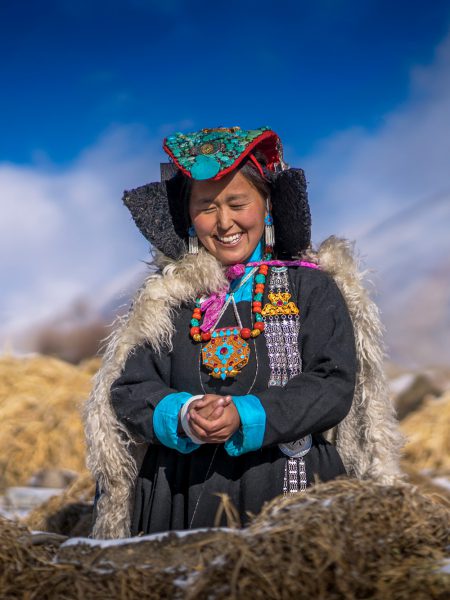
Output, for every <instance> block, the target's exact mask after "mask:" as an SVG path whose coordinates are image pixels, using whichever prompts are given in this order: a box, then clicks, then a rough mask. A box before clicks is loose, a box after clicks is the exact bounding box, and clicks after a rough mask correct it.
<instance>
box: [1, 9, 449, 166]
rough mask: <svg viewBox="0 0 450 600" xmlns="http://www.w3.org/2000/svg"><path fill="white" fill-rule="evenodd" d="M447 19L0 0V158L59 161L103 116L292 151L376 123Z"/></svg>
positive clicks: (85, 142) (426, 14) (395, 12)
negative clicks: (224, 129) (221, 132)
mask: <svg viewBox="0 0 450 600" xmlns="http://www.w3.org/2000/svg"><path fill="white" fill-rule="evenodd" d="M449 16H450V4H449V2H448V1H446V0H445V1H442V0H433V2H426V1H424V0H396V1H395V2H392V0H364V1H362V2H361V1H355V0H315V1H314V2H312V1H304V0H296V1H293V2H283V1H280V2H277V3H276V2H274V1H273V0H272V1H267V0H259V1H253V0H250V1H247V2H242V1H236V0H229V1H228V2H199V1H196V0H194V1H191V2H187V1H183V0H165V1H163V0H161V1H160V2H153V1H146V0H129V1H127V2H125V1H123V0H109V1H102V0H100V1H99V0H97V1H96V0H91V1H89V0H53V1H52V0H41V1H39V2H32V1H23V0H16V1H15V2H2V3H1V8H0V51H1V55H2V57H4V59H3V60H2V86H1V88H2V91H1V92H0V94H1V96H0V98H1V108H2V110H1V113H0V130H1V131H2V135H1V139H0V157H1V159H2V160H9V161H12V162H19V163H28V162H33V161H35V160H39V159H41V160H42V159H43V158H45V157H47V158H48V159H49V160H50V161H51V162H52V163H56V164H64V163H65V162H67V161H70V160H73V159H74V158H75V157H76V156H77V155H78V154H79V152H80V151H81V150H82V149H83V148H85V147H86V146H89V145H91V144H92V143H94V141H95V140H96V139H97V137H98V136H99V135H100V134H101V133H102V132H103V131H104V130H105V129H106V128H108V127H109V126H110V125H111V124H112V123H115V124H117V123H139V124H142V125H144V126H145V127H147V128H148V130H149V131H150V132H155V134H158V133H160V132H162V133H165V130H166V129H170V124H172V123H173V124H175V125H176V124H187V125H188V126H192V127H193V128H194V129H195V128H199V127H202V126H210V125H218V124H232V123H233V124H234V123H237V124H242V126H244V127H254V126H259V125H262V124H266V123H267V124H269V125H270V126H271V127H272V128H273V129H275V130H276V131H277V132H279V134H280V135H281V136H282V139H284V140H285V144H286V145H287V146H288V147H291V146H292V147H293V148H294V149H295V152H296V154H299V155H302V154H305V153H307V152H309V151H310V150H311V149H312V147H313V146H314V143H315V142H316V141H317V140H320V139H322V138H324V137H327V136H329V135H330V134H331V133H333V132H336V131H339V130H341V129H344V128H347V127H349V126H351V125H354V124H355V123H356V124H358V125H362V126H364V127H367V128H374V127H377V125H378V124H379V123H380V121H381V120H382V119H383V115H384V114H385V113H386V111H388V110H390V108H391V107H392V106H394V105H395V104H398V103H399V102H402V101H403V100H404V99H405V98H406V97H407V95H408V86H409V81H408V76H409V68H410V66H411V64H414V63H423V62H425V63H426V62H428V61H430V60H431V59H432V56H433V50H434V48H435V45H436V44H437V42H438V41H439V40H440V39H441V38H442V37H443V36H444V35H445V33H446V31H447V27H448V23H449ZM5 58H7V59H6V60H5Z"/></svg>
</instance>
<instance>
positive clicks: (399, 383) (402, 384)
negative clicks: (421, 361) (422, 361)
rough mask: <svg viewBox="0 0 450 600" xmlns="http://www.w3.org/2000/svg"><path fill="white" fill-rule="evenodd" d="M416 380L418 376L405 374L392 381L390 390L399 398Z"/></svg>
mask: <svg viewBox="0 0 450 600" xmlns="http://www.w3.org/2000/svg"><path fill="white" fill-rule="evenodd" d="M415 378H416V376H415V375H414V374H413V373H404V374H403V375H400V376H399V377H396V378H395V379H393V380H392V381H390V383H389V388H390V390H391V392H392V393H393V394H394V395H395V396H398V394H401V393H402V392H404V391H405V390H407V389H408V388H409V387H410V386H411V385H412V384H413V383H414V379H415Z"/></svg>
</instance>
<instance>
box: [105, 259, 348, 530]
mask: <svg viewBox="0 0 450 600" xmlns="http://www.w3.org/2000/svg"><path fill="white" fill-rule="evenodd" d="M288 274H289V281H290V290H291V294H292V298H291V300H293V301H295V302H296V304H297V306H298V307H299V309H300V334H299V340H298V343H299V350H300V355H301V357H302V369H303V372H302V373H301V374H299V375H297V376H296V377H294V378H292V379H291V380H290V381H289V382H288V383H287V384H286V385H285V386H284V387H277V386H274V387H270V388H268V387H267V386H268V381H269V359H268V354H267V348H266V343H265V338H264V334H263V335H260V336H258V337H257V338H255V339H252V340H250V360H249V363H248V364H247V366H246V367H245V368H244V369H243V370H242V371H241V372H240V373H239V374H238V375H237V377H236V378H235V379H226V380H225V381H222V380H216V379H213V378H212V377H211V376H210V375H209V372H208V371H207V369H205V368H204V367H203V366H202V364H201V356H200V351H201V347H202V344H198V343H195V342H193V341H192V340H191V338H190V336H189V329H190V319H191V317H192V310H193V305H192V306H182V307H181V308H180V309H179V310H178V312H177V315H176V317H175V323H174V325H175V333H174V337H173V350H172V351H171V352H164V351H163V352H161V353H160V354H158V353H155V352H154V351H152V350H151V349H150V347H149V346H148V345H146V344H143V345H141V346H137V347H135V348H134V349H133V351H132V353H131V354H130V355H129V357H128V359H127V361H126V364H125V366H124V369H123V371H122V374H121V376H120V377H119V378H118V379H117V380H116V381H115V382H114V383H113V385H112V386H111V402H112V405H113V407H114V410H115V412H116V414H117V416H118V418H119V419H120V420H121V422H122V423H123V424H124V425H125V426H126V427H127V429H128V430H129V431H130V432H131V434H132V435H133V437H134V438H135V439H136V440H138V441H140V442H146V443H148V444H149V447H148V451H147V453H146V455H145V458H144V461H143V463H142V466H141V469H140V472H139V475H138V478H137V482H136V493H135V501H134V510H133V517H132V528H131V530H132V534H133V535H137V534H139V533H141V532H143V533H154V532H160V531H167V530H174V529H190V528H198V527H211V526H213V525H214V519H215V516H216V512H217V508H218V506H219V503H220V499H219V497H218V496H217V494H219V493H226V494H228V496H229V497H230V499H231V501H232V502H233V504H234V505H235V506H236V508H237V509H238V512H239V514H240V518H241V521H242V523H243V524H245V523H246V522H247V521H248V518H249V515H250V514H256V513H258V512H259V511H260V510H261V508H262V505H263V503H264V502H266V501H267V500H271V499H272V498H274V497H275V496H277V495H279V494H281V493H282V489H283V477H284V469H285V463H286V457H285V455H284V454H283V453H282V452H281V450H280V449H279V448H278V444H279V443H282V442H290V441H294V440H297V439H299V438H301V437H303V436H305V435H307V434H312V437H313V446H312V448H311V450H310V451H309V453H308V454H306V456H305V463H306V474H307V480H308V486H310V485H311V484H313V483H314V482H315V480H317V479H319V480H320V481H327V480H329V479H333V478H335V477H337V476H338V475H344V474H345V468H344V466H343V463H342V460H341V458H340V456H339V454H338V452H337V450H336V448H335V447H334V445H332V444H330V443H329V442H327V441H326V440H325V438H324V437H323V435H322V432H324V431H326V430H327V429H330V428H332V427H334V426H335V425H337V424H338V423H339V422H340V421H341V420H342V419H343V418H344V417H345V416H346V415H347V413H348V411H349V410H350V407H351V402H352V398H353V393H354V386H355V377H356V352H355V342H354V336H353V326H352V323H351V320H350V316H349V314H348V310H347V307H346V305H345V301H344V299H343V297H342V295H341V293H340V291H339V289H338V288H337V286H336V284H335V282H334V281H333V279H332V278H331V277H330V276H329V275H328V274H326V273H324V272H321V271H318V270H313V269H309V268H306V267H295V268H294V267H292V268H291V267H290V268H289V272H288ZM266 294H267V287H266ZM264 302H267V298H264ZM238 309H239V314H240V317H241V320H242V324H243V326H244V327H250V328H251V325H252V313H251V304H250V302H246V301H242V302H239V303H238ZM228 325H229V326H230V327H231V326H235V317H234V313H233V311H232V307H231V306H229V307H228V309H227V310H226V312H225V314H224V315H223V317H222V319H221V321H220V323H219V325H218V326H219V327H220V326H221V327H225V326H228ZM174 392H189V393H190V394H192V395H196V394H204V393H214V394H220V395H227V394H229V395H231V396H233V395H236V396H242V395H247V394H253V395H255V396H257V397H258V398H259V400H260V401H261V404H262V406H263V408H264V410H265V412H266V418H267V420H266V428H265V432H264V439H263V444H262V447H261V449H259V450H256V451H252V452H247V453H245V454H243V455H241V456H238V457H232V456H229V455H228V454H227V452H226V451H225V450H224V446H223V444H204V445H202V446H201V447H200V448H198V449H196V450H194V451H193V452H191V453H189V454H182V453H180V452H178V451H177V450H173V449H171V448H168V447H166V446H164V445H163V444H161V443H160V442H159V440H158V439H157V438H156V437H155V435H154V432H153V426H152V419H153V411H154V409H155V407H156V405H157V404H158V402H159V401H160V400H161V399H162V398H164V397H165V396H166V395H167V394H170V393H174ZM221 524H222V525H223V524H225V522H224V519H222V522H221Z"/></svg>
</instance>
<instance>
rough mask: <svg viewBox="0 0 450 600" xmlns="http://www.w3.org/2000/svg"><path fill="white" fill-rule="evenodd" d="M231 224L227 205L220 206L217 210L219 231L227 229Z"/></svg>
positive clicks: (231, 220) (231, 219)
mask: <svg viewBox="0 0 450 600" xmlns="http://www.w3.org/2000/svg"><path fill="white" fill-rule="evenodd" d="M232 226H233V218H232V214H231V211H230V210H229V209H228V208H227V207H221V208H220V210H218V211H217V229H218V230H219V231H221V232H226V231H228V230H229V229H230V228H231V227H232Z"/></svg>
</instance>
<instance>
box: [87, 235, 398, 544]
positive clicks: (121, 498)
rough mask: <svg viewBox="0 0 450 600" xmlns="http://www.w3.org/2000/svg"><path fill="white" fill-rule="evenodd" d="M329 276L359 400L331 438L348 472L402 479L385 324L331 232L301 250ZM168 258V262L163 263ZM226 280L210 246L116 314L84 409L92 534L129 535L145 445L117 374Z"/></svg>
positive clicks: (154, 278)
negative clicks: (343, 319) (121, 412)
mask: <svg viewBox="0 0 450 600" xmlns="http://www.w3.org/2000/svg"><path fill="white" fill-rule="evenodd" d="M304 258H305V259H306V260H309V261H310V262H317V263H318V264H320V266H321V267H322V269H323V270H325V271H327V272H328V273H330V275H332V276H333V277H334V279H335V281H336V283H337V285H338V286H339V288H340V289H341V291H342V293H343V295H344V298H345V299H346V302H347V305H348V308H349V312H350V315H351V317H352V321H353V325H354V330H355V338H356V345H357V351H358V359H359V372H358V378H357V385H356V391H355V397H354V402H353V404H352V408H351V410H350V412H349V414H348V415H347V417H346V418H345V419H344V420H343V421H342V422H341V423H340V424H339V425H338V426H337V427H335V428H334V429H333V430H331V431H329V432H327V437H328V439H329V440H330V441H333V442H334V443H335V444H336V446H337V449H338V451H339V453H340V455H341V457H342V460H343V462H344V465H345V467H346V469H347V471H348V473H349V474H350V475H351V476H354V477H357V478H359V479H363V478H370V479H373V480H375V481H379V482H381V483H392V482H394V481H395V480H396V479H399V478H400V469H399V464H398V461H399V453H400V448H401V445H402V443H403V440H402V437H401V435H400V433H399V430H398V428H397V421H396V418H395V414H394V409H393V407H392V405H391V402H390V399H389V395H388V392H387V385H386V380H385V377H384V374H383V366H382V365H383V349H382V345H381V333H382V328H381V324H380V320H379V316H378V310H377V307H376V306H375V304H374V303H373V302H372V301H371V300H370V298H369V296H368V294H367V291H366V290H365V288H364V286H363V284H362V279H363V274H362V273H360V272H359V271H358V265H357V262H356V261H355V259H354V256H353V252H352V247H351V245H350V244H349V243H348V242H347V241H345V240H340V239H337V238H329V239H328V240H326V241H325V242H324V243H323V244H322V245H321V246H320V248H319V249H318V251H317V252H309V253H308V254H307V255H305V256H304ZM166 262H167V261H166ZM224 285H226V279H225V276H224V271H223V268H222V267H221V265H220V264H219V263H218V262H217V261H216V259H215V258H214V257H212V256H211V255H209V254H208V253H207V252H205V251H203V250H202V251H200V252H199V254H198V255H187V256H185V257H183V258H182V259H180V260H179V261H177V262H168V263H167V264H166V266H165V267H164V268H163V270H162V273H161V274H156V275H151V276H149V277H148V278H147V279H146V280H145V282H144V284H143V285H142V287H141V288H140V289H139V290H138V292H137V293H136V295H135V298H134V300H133V303H132V305H131V307H130V310H129V312H128V315H127V316H125V317H120V318H118V319H117V320H116V323H115V327H114V330H113V333H112V334H111V335H110V336H109V337H108V338H107V339H106V340H105V342H106V344H107V345H106V350H105V353H104V356H103V362H102V366H101V368H100V370H99V371H98V373H97V375H96V376H95V378H94V387H93V390H92V392H91V395H90V397H89V400H88V401H87V403H86V405H85V408H84V421H85V431H86V442H87V466H88V468H89V469H90V470H91V472H92V474H93V476H94V478H95V479H96V481H97V482H98V485H99V487H100V490H101V492H102V493H101V496H100V498H99V500H98V503H97V515H96V520H95V524H94V527H93V532H92V535H93V537H95V538H120V537H127V536H129V535H130V521H131V507H132V503H133V493H134V483H135V479H136V476H137V473H138V469H139V463H140V461H141V460H142V458H143V455H144V453H145V450H146V445H145V444H136V442H135V441H134V440H133V439H132V438H131V436H130V434H129V433H128V431H127V430H126V429H125V427H124V426H123V425H122V424H121V423H120V422H119V421H118V419H117V417H116V416H115V413H114V410H113V408H112V406H111V401H110V388H111V386H112V384H113V383H114V381H115V380H116V379H117V378H118V377H119V376H120V374H121V372H122V369H123V367H124V365H125V362H126V359H127V357H128V356H129V354H130V353H131V352H132V351H133V348H134V347H136V346H138V345H140V344H142V343H144V342H146V343H148V344H150V346H151V347H152V348H153V349H154V351H156V352H161V351H162V350H163V349H164V350H170V348H171V343H172V342H171V340H172V335H173V315H174V312H175V311H176V309H177V308H178V307H179V306H180V305H181V304H182V303H183V302H187V301H192V300H194V299H195V297H197V296H198V295H200V294H209V293H213V292H216V291H218V290H220V289H221V288H223V286H224Z"/></svg>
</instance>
